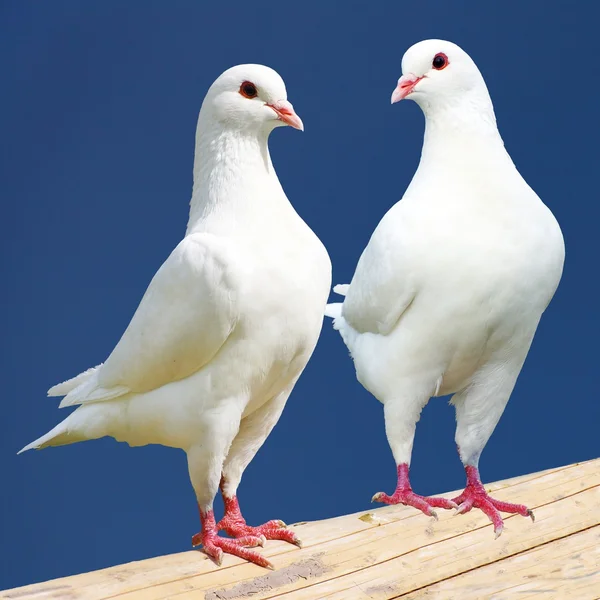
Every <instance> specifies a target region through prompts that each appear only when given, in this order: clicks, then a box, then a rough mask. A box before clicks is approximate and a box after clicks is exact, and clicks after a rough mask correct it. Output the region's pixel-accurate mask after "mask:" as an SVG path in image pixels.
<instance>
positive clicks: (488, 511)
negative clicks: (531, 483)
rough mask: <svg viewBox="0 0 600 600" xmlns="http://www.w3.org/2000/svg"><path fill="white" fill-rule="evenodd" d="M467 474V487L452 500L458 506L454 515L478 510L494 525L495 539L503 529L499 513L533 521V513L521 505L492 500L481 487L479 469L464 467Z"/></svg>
mask: <svg viewBox="0 0 600 600" xmlns="http://www.w3.org/2000/svg"><path fill="white" fill-rule="evenodd" d="M465 471H466V473H467V487H466V488H465V491H464V492H463V493H462V494H460V496H457V497H456V498H454V499H453V500H454V502H455V503H456V504H457V505H458V508H457V509H456V514H465V513H468V512H469V511H470V510H471V509H472V508H479V509H480V510H481V511H483V512H484V513H485V515H486V516H487V517H488V519H489V520H490V521H491V522H492V523H493V525H494V533H495V534H496V538H498V537H499V536H500V534H501V533H502V530H503V529H504V522H503V521H502V517H501V516H500V511H501V512H506V513H517V514H519V515H522V516H524V517H530V518H531V520H532V521H535V516H534V515H533V511H532V510H531V509H529V508H527V507H526V506H525V505H523V504H511V503H510V502H502V501H500V500H495V499H494V498H492V497H491V496H490V495H489V494H488V493H487V492H486V490H485V488H484V487H483V484H482V483H481V478H480V476H479V469H477V467H472V466H469V465H467V466H466V467H465Z"/></svg>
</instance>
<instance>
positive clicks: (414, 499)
mask: <svg viewBox="0 0 600 600" xmlns="http://www.w3.org/2000/svg"><path fill="white" fill-rule="evenodd" d="M372 502H383V503H384V504H405V505H406V506H414V507H415V508H418V509H419V510H420V511H422V512H424V513H425V514H426V515H428V516H430V517H435V518H437V515H436V513H435V511H434V510H433V509H434V508H456V504H455V503H454V502H453V501H452V500H446V499H445V498H435V497H431V496H419V495H418V494H415V493H414V492H413V491H412V488H411V487H410V480H409V478H408V465H407V464H406V463H402V464H400V465H398V484H397V486H396V491H395V492H394V493H393V494H392V495H391V496H388V495H387V494H384V493H383V492H378V493H377V494H375V495H374V496H373V499H372Z"/></svg>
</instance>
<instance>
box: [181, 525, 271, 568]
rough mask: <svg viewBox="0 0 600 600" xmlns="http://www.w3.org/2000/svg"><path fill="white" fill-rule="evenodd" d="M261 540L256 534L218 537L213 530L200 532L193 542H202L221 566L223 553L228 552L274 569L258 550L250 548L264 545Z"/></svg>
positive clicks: (206, 551) (197, 544)
mask: <svg viewBox="0 0 600 600" xmlns="http://www.w3.org/2000/svg"><path fill="white" fill-rule="evenodd" d="M260 542H261V540H260V538H259V537H256V536H245V537H243V538H240V539H235V540H232V539H228V538H221V537H218V536H217V535H216V533H212V532H211V533H208V534H205V533H198V534H196V535H195V536H194V537H193V538H192V544H193V545H194V546H199V545H200V544H202V551H203V552H204V553H205V554H206V555H208V556H209V557H210V558H212V559H213V561H214V562H215V563H216V564H217V566H219V567H220V566H221V563H222V562H223V553H227V554H231V555H233V556H237V557H239V558H242V559H244V560H247V561H249V562H252V563H254V564H255V565H258V566H259V567H265V568H267V569H273V565H272V564H271V563H270V562H269V561H268V560H267V559H266V558H265V557H264V556H261V555H260V554H259V553H258V552H256V550H251V549H250V548H252V547H256V546H261V545H263V544H261V543H260ZM263 543H264V540H263Z"/></svg>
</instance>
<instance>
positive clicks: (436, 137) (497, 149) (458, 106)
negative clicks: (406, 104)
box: [421, 90, 508, 161]
mask: <svg viewBox="0 0 600 600" xmlns="http://www.w3.org/2000/svg"><path fill="white" fill-rule="evenodd" d="M421 108H422V109H423V113H424V114H425V137H424V140H423V153H422V160H424V161H425V160H428V159H430V160H436V161H437V160H440V159H444V158H445V159H448V157H451V158H452V157H454V158H458V157H459V156H460V157H463V158H464V156H465V155H474V156H477V155H479V154H480V153H481V152H484V153H488V152H489V151H492V152H494V154H498V155H500V154H506V150H505V149H504V142H503V141H502V138H501V137H500V133H499V132H498V127H497V125H496V116H495V114H494V107H493V105H492V101H491V99H490V97H489V94H488V93H487V90H484V93H483V92H482V93H478V94H470V95H465V96H463V97H462V98H461V99H460V100H458V101H456V102H454V103H452V102H447V103H445V104H438V105H433V104H432V105H422V106H421ZM507 156H508V155H507Z"/></svg>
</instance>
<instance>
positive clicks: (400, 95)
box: [392, 73, 423, 104]
mask: <svg viewBox="0 0 600 600" xmlns="http://www.w3.org/2000/svg"><path fill="white" fill-rule="evenodd" d="M421 79H423V77H417V76H416V75H413V74H412V73H409V74H408V75H402V77H400V79H398V85H397V86H396V89H395V90H394V92H393V93H392V104H395V103H396V102H400V100H404V98H406V96H408V95H409V94H410V93H411V92H412V91H413V90H414V89H415V86H416V85H417V83H419V81H421Z"/></svg>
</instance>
